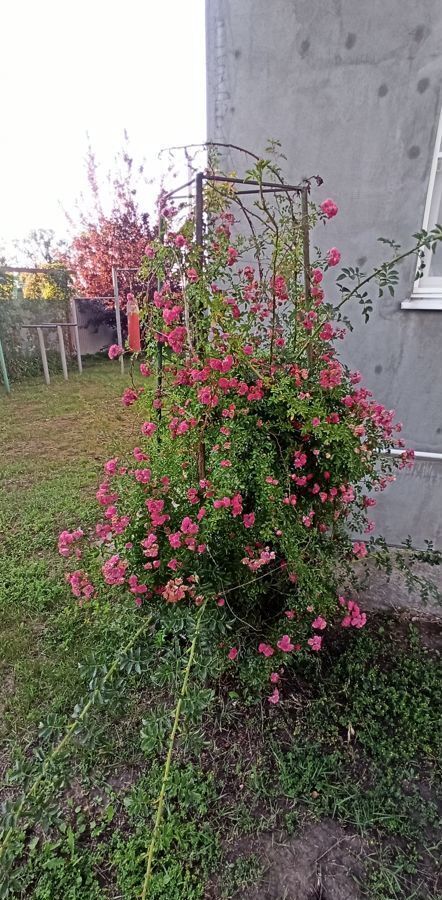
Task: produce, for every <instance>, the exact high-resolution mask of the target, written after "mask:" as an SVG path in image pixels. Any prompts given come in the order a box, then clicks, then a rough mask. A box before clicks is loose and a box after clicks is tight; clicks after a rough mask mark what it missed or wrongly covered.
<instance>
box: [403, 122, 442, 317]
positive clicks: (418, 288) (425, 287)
mask: <svg viewBox="0 0 442 900" xmlns="http://www.w3.org/2000/svg"><path fill="white" fill-rule="evenodd" d="M439 160H441V165H442V110H441V114H440V118H439V125H438V128H437V134H436V142H435V146H434V153H433V160H432V163H431V169H430V181H429V184H428V193H427V200H426V203H425V212H424V221H423V223H422V228H424V229H426V230H428V228H429V223H430V213H431V205H432V201H433V194H434V187H435V183H436V174H437V166H438V163H439ZM441 177H442V173H441ZM433 225H434V223H430V227H431V228H432V227H433ZM431 257H432V252H431V250H425V272H424V275H423V276H422V277H421V278H419V280H418V281H415V283H414V286H413V291H412V293H411V297H410V299H409V300H403V301H402V303H401V308H402V309H427V310H428V309H441V310H442V276H435V275H429V274H426V273H427V272H429V271H430V262H431Z"/></svg>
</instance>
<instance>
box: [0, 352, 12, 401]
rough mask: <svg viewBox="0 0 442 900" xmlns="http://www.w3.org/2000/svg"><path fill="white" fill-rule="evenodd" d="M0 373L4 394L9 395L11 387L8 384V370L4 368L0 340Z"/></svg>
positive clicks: (4, 361)
mask: <svg viewBox="0 0 442 900" xmlns="http://www.w3.org/2000/svg"><path fill="white" fill-rule="evenodd" d="M0 371H1V373H2V378H3V384H4V386H5V389H6V393H7V394H10V393H11V385H10V384H9V378H8V370H7V368H6V360H5V356H4V353H3V347H2V342H1V340H0Z"/></svg>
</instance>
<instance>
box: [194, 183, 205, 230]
mask: <svg viewBox="0 0 442 900" xmlns="http://www.w3.org/2000/svg"><path fill="white" fill-rule="evenodd" d="M195 240H196V243H197V244H198V247H202V246H203V173H202V172H197V174H196V177H195Z"/></svg>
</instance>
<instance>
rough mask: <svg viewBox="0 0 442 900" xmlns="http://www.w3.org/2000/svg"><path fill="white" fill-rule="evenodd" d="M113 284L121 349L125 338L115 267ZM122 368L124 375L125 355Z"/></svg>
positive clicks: (118, 338)
mask: <svg viewBox="0 0 442 900" xmlns="http://www.w3.org/2000/svg"><path fill="white" fill-rule="evenodd" d="M112 284H113V286H114V301H115V320H116V323H117V340H118V343H119V345H120V347H122V346H123V336H122V332H121V314H120V295H119V293H118V273H117V270H116V268H115V266H112ZM120 366H121V374H123V373H124V359H123V354H122V355H121V356H120Z"/></svg>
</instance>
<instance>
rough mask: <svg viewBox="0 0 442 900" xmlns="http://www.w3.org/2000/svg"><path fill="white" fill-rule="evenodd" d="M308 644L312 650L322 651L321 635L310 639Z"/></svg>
mask: <svg viewBox="0 0 442 900" xmlns="http://www.w3.org/2000/svg"><path fill="white" fill-rule="evenodd" d="M307 643H308V645H309V647H311V648H312V650H320V649H321V646H322V637H319V634H315V635H314V636H313V637H311V638H309V639H308V641H307Z"/></svg>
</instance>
